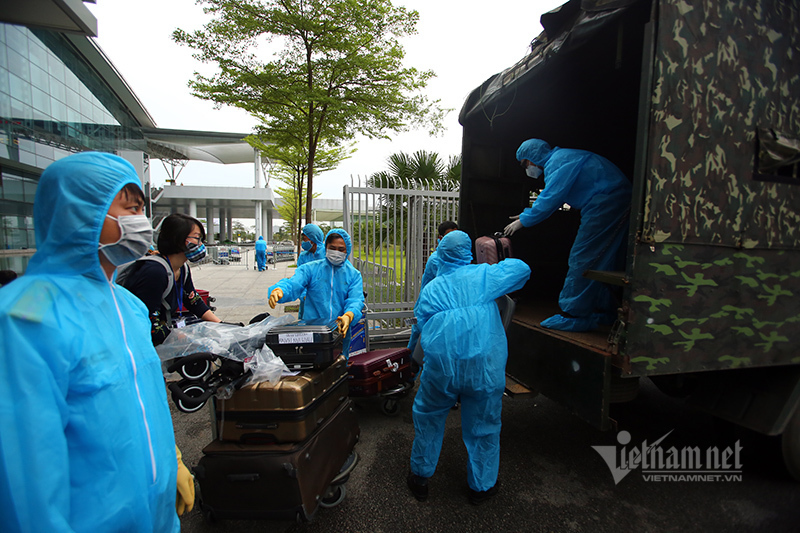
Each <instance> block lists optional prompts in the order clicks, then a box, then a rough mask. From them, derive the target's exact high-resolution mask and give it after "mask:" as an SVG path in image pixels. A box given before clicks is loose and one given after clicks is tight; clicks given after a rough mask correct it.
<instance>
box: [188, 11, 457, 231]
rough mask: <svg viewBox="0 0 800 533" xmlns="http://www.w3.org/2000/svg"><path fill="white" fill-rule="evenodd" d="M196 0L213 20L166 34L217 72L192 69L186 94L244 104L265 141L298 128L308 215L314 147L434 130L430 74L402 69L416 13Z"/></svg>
mask: <svg viewBox="0 0 800 533" xmlns="http://www.w3.org/2000/svg"><path fill="white" fill-rule="evenodd" d="M198 1H199V3H202V4H204V5H205V7H204V9H205V12H206V13H208V14H210V15H212V16H213V17H214V19H213V20H212V21H211V22H209V23H208V24H206V25H205V27H204V28H203V29H202V30H199V31H195V32H192V33H187V32H185V31H183V30H180V29H178V30H176V31H175V32H174V33H173V38H174V39H175V41H176V42H178V43H181V44H185V45H187V46H189V47H191V48H193V49H194V50H195V54H194V57H195V58H197V59H198V60H200V61H202V62H204V63H209V64H213V65H216V66H217V67H218V69H219V71H218V73H217V74H215V75H213V76H211V77H206V76H203V75H201V74H199V73H195V79H194V80H193V81H190V82H189V85H190V87H191V88H192V91H193V94H194V95H195V96H198V97H200V98H203V99H207V100H211V101H213V102H215V103H216V104H217V105H231V106H235V107H239V108H242V109H245V110H246V111H248V112H249V113H251V114H252V115H253V116H255V117H256V118H258V119H259V120H260V121H261V126H259V127H258V128H257V133H258V135H259V136H260V137H262V138H267V139H273V138H278V139H281V140H283V139H285V138H286V137H292V136H295V135H296V134H297V132H299V131H302V132H303V143H302V144H303V145H304V147H305V149H306V150H307V153H306V155H307V165H306V168H307V194H306V219H307V220H310V219H311V204H312V199H313V183H314V171H315V168H316V156H317V150H318V148H319V147H320V144H323V145H325V144H327V145H328V146H331V147H336V146H340V145H341V143H342V142H345V141H348V140H352V139H353V138H354V137H355V136H356V134H359V133H360V134H362V135H366V136H367V137H370V138H374V137H386V136H387V132H389V131H392V132H400V131H405V130H407V129H409V128H411V127H416V126H420V125H424V126H427V127H429V128H430V129H431V131H432V133H433V132H436V131H439V130H440V129H441V124H442V118H443V116H444V113H445V111H443V110H442V109H441V108H440V107H439V105H438V104H439V102H438V101H435V102H431V101H429V100H428V99H427V98H426V97H424V96H423V95H421V94H420V92H421V90H422V89H424V88H425V86H426V85H427V82H428V80H429V79H430V78H431V77H432V76H433V75H434V74H433V72H431V71H418V70H417V69H414V68H407V67H404V66H403V58H404V55H405V52H404V50H403V47H402V45H401V44H400V39H401V38H403V37H405V36H407V35H411V34H414V33H416V24H417V21H418V19H419V14H418V13H417V12H416V11H413V10H411V11H409V10H407V9H405V8H404V7H394V6H393V5H392V3H391V0H198ZM264 45H271V46H272V47H271V53H270V52H265V51H264V48H260V47H263V46H264ZM257 52H258V53H257ZM266 56H269V57H271V60H269V61H266V62H265V61H263V60H261V59H260V57H266Z"/></svg>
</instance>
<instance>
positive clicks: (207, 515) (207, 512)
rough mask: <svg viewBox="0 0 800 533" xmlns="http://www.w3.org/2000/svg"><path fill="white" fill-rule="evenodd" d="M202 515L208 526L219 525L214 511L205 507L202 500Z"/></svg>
mask: <svg viewBox="0 0 800 533" xmlns="http://www.w3.org/2000/svg"><path fill="white" fill-rule="evenodd" d="M200 513H201V514H202V515H203V519H204V520H205V521H206V523H207V524H208V525H211V526H213V525H214V524H216V523H217V515H215V514H214V511H213V510H211V509H210V508H208V507H206V506H205V505H203V500H200Z"/></svg>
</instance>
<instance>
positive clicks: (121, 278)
mask: <svg viewBox="0 0 800 533" xmlns="http://www.w3.org/2000/svg"><path fill="white" fill-rule="evenodd" d="M144 261H155V262H156V263H158V264H160V265H161V266H163V267H164V270H165V271H166V272H167V288H166V289H164V294H162V295H161V306H162V307H163V308H164V309H165V310H166V317H165V318H166V321H167V326H170V325H171V324H172V309H171V308H170V305H169V303H167V295H168V294H169V293H170V291H171V290H172V286H173V285H174V284H175V275H174V274H173V272H172V267H170V265H169V263H168V262H167V260H166V259H164V258H163V257H162V256H160V255H157V254H150V255H146V256H144V257H140V258H139V259H137V260H136V261H133V262H131V263H128V264H126V265H122V266H121V267H119V268H118V269H117V285H121V286H123V287H125V288H126V289H127V288H128V287H127V286H126V284H127V283H130V280H131V279H132V278H133V275H134V274H135V273H136V272H138V271H139V269H140V268H141V267H142V265H143V264H144ZM186 268H187V269H188V268H189V265H186ZM181 269H183V267H181Z"/></svg>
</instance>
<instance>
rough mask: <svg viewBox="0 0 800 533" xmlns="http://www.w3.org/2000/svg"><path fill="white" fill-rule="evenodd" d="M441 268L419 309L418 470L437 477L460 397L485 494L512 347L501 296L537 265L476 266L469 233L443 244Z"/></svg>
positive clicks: (494, 468)
mask: <svg viewBox="0 0 800 533" xmlns="http://www.w3.org/2000/svg"><path fill="white" fill-rule="evenodd" d="M438 250H439V259H440V264H439V272H438V274H437V275H436V279H434V280H433V281H431V282H430V283H429V284H428V285H427V286H426V287H425V289H424V290H423V291H422V294H420V296H419V299H418V300H417V304H416V306H415V307H414V314H415V315H416V317H417V320H418V325H419V326H420V330H421V331H422V333H421V337H420V342H421V343H422V348H423V350H424V351H425V366H424V369H423V371H422V374H421V376H420V383H419V390H418V391H417V395H416V398H415V399H414V407H413V414H414V445H413V447H412V450H411V471H412V472H413V473H414V474H416V475H418V476H422V477H426V478H427V477H431V476H432V475H433V473H434V471H435V470H436V464H437V463H438V461H439V453H440V452H441V449H442V438H443V437H444V426H445V421H446V420H447V415H448V413H449V412H450V408H451V407H453V405H454V404H455V403H456V401H459V399H460V401H461V434H462V437H463V439H464V444H465V445H466V447H467V453H468V454H469V463H468V465H467V481H468V483H469V486H470V488H471V489H472V490H476V491H485V490H489V489H490V488H492V487H493V486H494V485H495V483H496V482H497V472H498V469H499V466H500V412H501V409H502V401H503V391H504V389H505V368H506V359H507V358H508V345H507V341H506V334H505V331H504V330H503V324H502V323H501V321H500V312H499V310H498V308H497V304H496V303H495V299H496V298H499V297H500V296H502V295H504V294H507V293H509V292H512V291H515V290H518V289H520V288H522V286H523V285H525V282H526V281H527V280H528V278H529V277H530V275H531V270H530V268H529V267H528V265H526V264H525V263H524V262H523V261H520V260H519V259H506V260H504V261H501V262H500V263H497V264H494V265H489V264H479V265H471V264H469V263H470V262H471V261H472V243H471V242H470V239H469V237H468V236H467V234H466V233H464V232H463V231H453V232H451V233H448V234H447V235H445V236H444V238H443V239H442V242H441V243H440V244H439V248H438Z"/></svg>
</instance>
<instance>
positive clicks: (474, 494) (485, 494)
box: [469, 480, 500, 505]
mask: <svg viewBox="0 0 800 533" xmlns="http://www.w3.org/2000/svg"><path fill="white" fill-rule="evenodd" d="M498 492H500V481H499V480H498V481H497V483H495V484H494V487H492V488H491V489H489V490H483V491H477V490H472V489H469V503H471V504H472V505H480V504H482V503H483V502H485V501H486V500H488V499H489V498H491V497H493V496H496V495H497V493H498Z"/></svg>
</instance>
